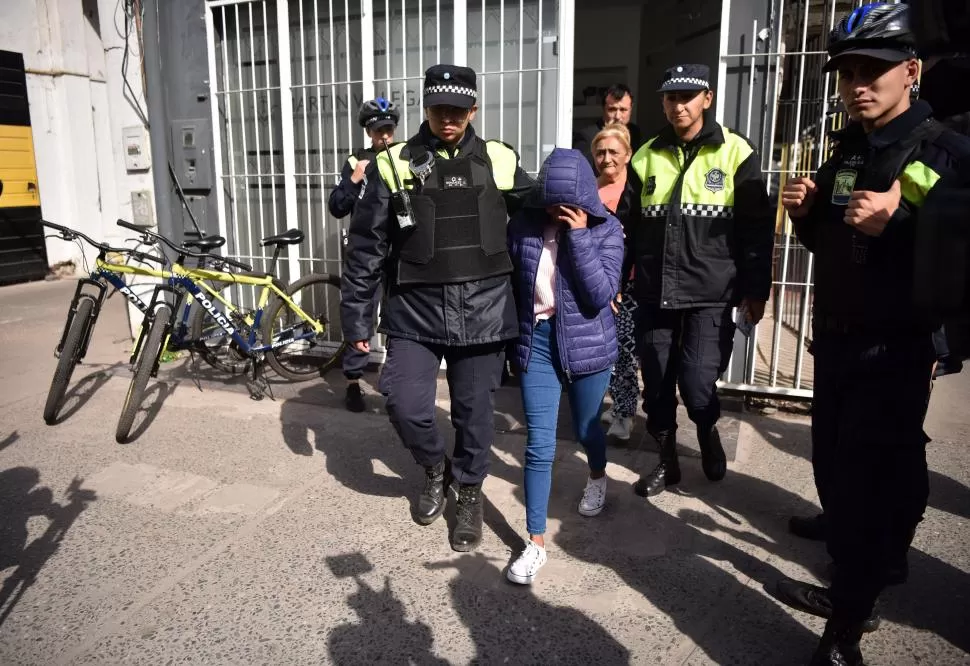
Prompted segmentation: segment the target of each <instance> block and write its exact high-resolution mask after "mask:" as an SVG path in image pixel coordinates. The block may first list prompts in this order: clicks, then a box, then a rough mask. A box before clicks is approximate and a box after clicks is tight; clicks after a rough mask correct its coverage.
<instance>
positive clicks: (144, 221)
mask: <svg viewBox="0 0 970 666" xmlns="http://www.w3.org/2000/svg"><path fill="white" fill-rule="evenodd" d="M131 223H132V224H137V225H138V226H139V227H152V226H155V216H154V215H153V214H152V193H151V191H149V190H138V191H135V192H132V193H131Z"/></svg>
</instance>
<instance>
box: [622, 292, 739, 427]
mask: <svg viewBox="0 0 970 666" xmlns="http://www.w3.org/2000/svg"><path fill="white" fill-rule="evenodd" d="M637 328H638V334H637V340H638V341H639V354H640V372H641V373H642V374H643V384H644V391H643V397H644V401H643V409H644V411H645V412H646V413H647V430H648V431H649V432H651V433H654V434H657V433H662V432H669V431H672V430H675V429H676V428H677V386H678V384H679V385H680V395H681V397H682V398H683V399H684V404H685V405H686V407H687V415H688V416H689V417H690V420H691V421H693V422H694V423H696V424H697V425H698V426H699V427H701V428H707V427H711V426H713V425H714V424H715V423H716V422H717V420H718V418H720V416H721V403H720V401H719V400H718V398H717V390H716V386H715V383H716V382H717V378H718V377H719V376H720V375H721V374H722V373H723V372H724V370H725V369H726V368H727V364H728V360H729V359H730V358H731V348H732V345H733V341H734V329H735V325H734V322H733V321H732V320H731V308H730V307H729V306H726V305H724V306H719V307H713V308H692V309H685V310H665V309H662V308H660V307H658V306H656V305H650V304H645V303H641V304H639V320H638V325H637Z"/></svg>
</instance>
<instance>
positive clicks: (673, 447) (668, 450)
mask: <svg viewBox="0 0 970 666" xmlns="http://www.w3.org/2000/svg"><path fill="white" fill-rule="evenodd" d="M653 437H654V439H656V440H657V442H658V443H659V444H660V464H659V465H657V466H656V467H655V468H654V470H653V471H652V472H650V474H647V475H646V476H641V477H640V480H639V481H637V482H636V484H634V486H633V492H635V493H636V494H637V495H639V496H640V497H653V496H654V495H658V494H660V493H662V492H663V491H664V488H666V487H667V486H673V485H676V484H678V483H680V461H679V460H677V431H676V430H671V431H669V432H661V433H657V434H655V435H654V436H653Z"/></svg>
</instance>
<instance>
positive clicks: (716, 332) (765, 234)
mask: <svg viewBox="0 0 970 666" xmlns="http://www.w3.org/2000/svg"><path fill="white" fill-rule="evenodd" d="M709 76H710V72H709V69H708V68H707V66H706V65H679V66H677V67H673V68H671V69H669V70H667V72H666V74H665V78H664V81H663V84H662V85H661V87H660V90H659V91H658V92H660V93H661V94H662V96H663V109H664V114H665V115H666V116H667V121H668V123H669V124H668V125H667V127H665V128H664V129H663V130H662V131H661V132H660V133H659V134H657V135H656V136H654V137H652V138H650V139H649V140H648V141H647V142H646V143H645V144H644V146H643V147H642V148H641V149H640V150H639V151H637V153H636V154H635V155H634V156H633V160H632V162H631V165H632V168H633V171H634V172H635V173H636V174H637V177H638V178H639V179H640V182H641V183H642V184H643V188H642V191H641V193H640V205H641V210H642V219H641V220H640V221H639V223H635V224H630V225H628V228H627V230H626V233H627V243H628V252H629V253H630V256H631V257H632V260H633V263H634V265H635V268H636V274H635V278H634V283H635V297H636V300H637V304H638V306H639V310H640V318H641V321H640V325H639V328H640V330H639V332H638V339H639V341H640V348H641V349H640V359H641V363H640V367H641V371H642V373H643V383H644V386H645V389H644V398H645V399H644V408H645V411H646V413H647V430H648V431H649V432H650V434H651V435H652V436H653V437H654V438H655V439H656V440H657V441H658V443H659V444H660V464H659V465H658V466H657V467H656V469H654V470H653V471H652V472H651V473H650V474H647V475H645V476H643V477H641V479H640V480H639V481H638V482H637V484H636V485H635V487H634V489H635V491H636V492H637V494H639V495H642V496H644V497H647V496H651V495H656V494H657V493H660V492H662V491H663V490H664V488H666V487H667V486H671V485H674V484H676V483H678V482H679V481H680V466H679V463H678V460H677V449H676V447H677V443H676V431H677V398H676V395H675V388H676V386H677V384H678V383H679V386H680V394H681V396H682V397H683V399H684V402H685V403H686V405H687V414H688V416H689V417H690V419H691V420H692V421H693V422H694V423H695V424H697V439H698V442H699V443H700V447H701V454H702V457H703V468H704V473H705V474H706V475H707V477H708V479H710V480H711V481H719V480H721V479H722V478H724V475H725V473H726V471H727V462H726V459H725V455H724V449H723V448H722V446H721V440H720V435H719V433H718V431H717V427H716V423H717V420H718V418H719V416H720V404H719V402H718V399H717V394H716V389H715V382H716V381H717V378H718V376H719V375H720V374H721V373H723V372H724V370H725V368H726V367H727V362H728V359H729V358H730V355H731V347H732V342H733V339H734V330H735V326H734V322H733V321H732V317H731V306H733V305H738V304H740V305H741V306H742V308H743V310H744V312H745V313H746V314H745V316H746V317H747V318H748V319H749V320H750V321H751V322H753V323H757V322H758V321H759V320H760V319H761V317H762V316H763V314H764V309H765V301H767V299H768V294H769V292H770V290H771V253H772V247H773V242H774V213H773V211H772V208H771V206H770V204H769V202H768V195H767V193H766V189H765V184H764V181H763V180H762V177H761V167H760V163H759V160H758V156H757V154H756V153H755V150H754V148H753V147H752V146H751V144H750V143H749V142H748V140H747V139H745V138H744V137H743V136H741V135H740V134H737V133H736V132H734V131H732V130H729V129H727V128H726V127H722V126H721V125H719V124H718V123H716V122H714V120H712V119H711V118H709V117H708V114H707V111H708V110H709V109H710V108H711V102H712V101H713V98H714V94H713V92H712V91H711V89H710V84H709V83H708V81H709Z"/></svg>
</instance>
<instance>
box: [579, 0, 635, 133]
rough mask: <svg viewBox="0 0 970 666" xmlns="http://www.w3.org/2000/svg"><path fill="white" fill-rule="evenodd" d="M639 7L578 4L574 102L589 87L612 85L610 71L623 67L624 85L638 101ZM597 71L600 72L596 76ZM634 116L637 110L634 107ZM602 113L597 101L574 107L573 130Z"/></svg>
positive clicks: (612, 78) (632, 5)
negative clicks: (624, 69) (624, 71)
mask: <svg viewBox="0 0 970 666" xmlns="http://www.w3.org/2000/svg"><path fill="white" fill-rule="evenodd" d="M642 11H643V9H642V8H641V6H640V5H638V4H628V5H610V4H609V3H602V2H599V3H585V2H583V3H577V7H576V33H575V51H574V66H575V69H576V77H575V81H574V95H573V97H574V99H575V98H577V97H578V96H579V95H580V94H581V93H582V89H583V88H584V87H586V86H589V85H594V84H595V85H603V86H608V85H610V84H612V83H615V82H616V81H615V78H616V77H614V76H612V75H611V74H610V70H613V69H615V68H626V81H625V83H626V85H628V86H629V87H630V89H631V90H632V91H633V97H634V100H635V104H636V102H639V101H640V97H641V96H640V90H639V84H640V57H639V54H640V15H641V12H642ZM596 70H600V72H602V73H597V71H596ZM634 113H636V107H634ZM602 114H603V110H602V106H601V105H600V104H599V103H598V102H594V101H592V100H591V101H590V103H589V104H587V105H585V106H574V107H573V127H574V128H577V127H583V126H584V125H588V124H590V123H591V122H594V121H596V120H598V119H599V118H600V117H601V116H602Z"/></svg>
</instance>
